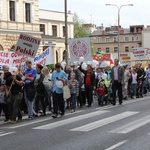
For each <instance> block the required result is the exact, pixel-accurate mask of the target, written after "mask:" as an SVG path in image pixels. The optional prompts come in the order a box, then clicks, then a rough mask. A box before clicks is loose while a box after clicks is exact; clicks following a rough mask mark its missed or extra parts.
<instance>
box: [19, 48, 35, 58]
mask: <svg viewBox="0 0 150 150" xmlns="http://www.w3.org/2000/svg"><path fill="white" fill-rule="evenodd" d="M16 51H19V52H20V53H22V54H28V55H30V56H33V55H34V50H31V49H29V50H27V49H26V48H24V49H21V47H20V46H17V49H16Z"/></svg>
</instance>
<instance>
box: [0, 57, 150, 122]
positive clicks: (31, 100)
mask: <svg viewBox="0 0 150 150" xmlns="http://www.w3.org/2000/svg"><path fill="white" fill-rule="evenodd" d="M25 64H26V70H25V71H22V70H21V68H20V67H18V68H16V69H10V68H9V66H7V65H4V66H3V68H2V70H1V71H0V114H2V113H3V115H4V116H5V120H4V121H5V122H10V123H16V122H17V121H21V120H22V113H27V114H28V118H29V119H33V118H35V117H38V116H45V115H46V114H47V113H48V112H49V113H50V114H52V117H53V118H57V117H58V116H59V115H60V116H63V115H65V110H66V109H70V110H71V113H73V112H75V111H77V107H80V108H82V107H83V106H85V105H87V107H91V106H92V103H93V97H94V96H95V97H96V101H97V104H98V106H101V107H102V106H104V105H108V104H111V105H116V100H117V98H118V103H119V105H122V103H123V100H127V99H129V97H131V98H133V99H136V98H139V97H143V96H144V95H146V94H147V92H148V90H150V89H149V88H150V65H148V68H147V69H146V70H145V69H144V68H142V64H141V63H139V64H136V65H135V66H132V68H130V67H129V66H128V65H124V66H120V65H119V60H118V59H115V60H114V66H113V67H112V68H111V67H110V66H107V67H106V68H99V67H98V68H96V69H95V68H94V69H93V68H92V65H90V64H89V65H87V69H86V70H84V69H83V67H82V63H80V65H79V66H78V67H76V66H74V65H73V64H72V65H70V66H65V67H64V68H63V67H62V66H61V63H56V64H55V67H54V69H53V71H52V72H50V71H49V69H48V68H47V66H42V65H40V64H37V65H36V67H35V68H34V67H32V62H31V61H30V60H28V61H26V63H25ZM64 86H68V88H69V94H70V97H69V98H67V99H65V98H64V92H65V90H64V89H63V87H64Z"/></svg>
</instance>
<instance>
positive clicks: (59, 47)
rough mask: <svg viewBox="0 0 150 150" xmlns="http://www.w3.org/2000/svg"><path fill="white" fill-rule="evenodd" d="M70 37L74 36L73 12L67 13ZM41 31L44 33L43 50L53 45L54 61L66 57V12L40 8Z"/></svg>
mask: <svg viewBox="0 0 150 150" xmlns="http://www.w3.org/2000/svg"><path fill="white" fill-rule="evenodd" d="M67 16H68V18H67V27H68V38H73V37H74V33H73V30H74V29H73V28H74V25H73V14H71V12H70V11H69V12H68V14H67ZM39 20H40V25H39V28H40V31H41V32H43V33H42V47H43V50H44V49H46V48H47V47H48V46H52V50H53V52H54V61H55V62H60V61H62V60H64V59H65V15H64V12H58V11H51V10H44V9H40V10H39Z"/></svg>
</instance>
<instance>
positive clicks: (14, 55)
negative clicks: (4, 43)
mask: <svg viewBox="0 0 150 150" xmlns="http://www.w3.org/2000/svg"><path fill="white" fill-rule="evenodd" d="M18 56H22V54H17V53H11V57H18Z"/></svg>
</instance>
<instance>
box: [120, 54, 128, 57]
mask: <svg viewBox="0 0 150 150" xmlns="http://www.w3.org/2000/svg"><path fill="white" fill-rule="evenodd" d="M124 56H128V54H120V57H124Z"/></svg>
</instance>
